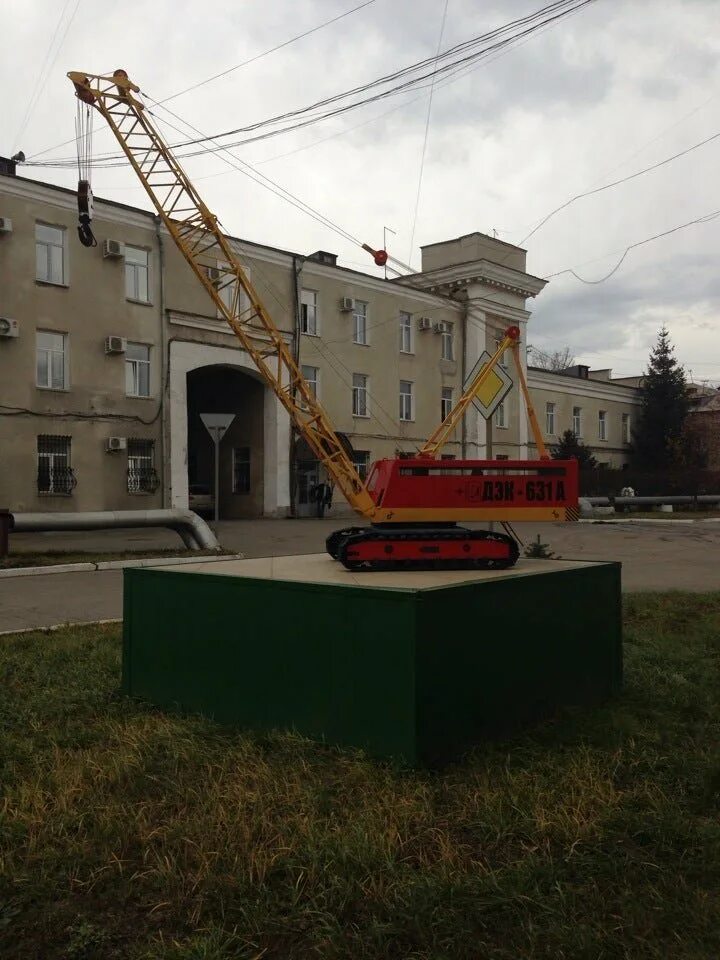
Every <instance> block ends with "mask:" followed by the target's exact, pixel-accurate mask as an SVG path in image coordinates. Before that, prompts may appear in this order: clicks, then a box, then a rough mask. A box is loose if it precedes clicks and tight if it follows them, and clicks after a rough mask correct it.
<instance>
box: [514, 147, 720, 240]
mask: <svg viewBox="0 0 720 960" xmlns="http://www.w3.org/2000/svg"><path fill="white" fill-rule="evenodd" d="M718 138H720V132H718V133H713V134H712V136H710V137H706V138H705V140H701V141H700V142H699V143H694V144H693V145H692V146H691V147H687V148H686V149H685V150H681V151H680V152H679V153H674V154H673V155H672V156H671V157H665V159H664V160H658V162H657V163H653V164H651V165H650V166H649V167H644V168H643V169H642V170H636V171H635V173H630V174H628V175H627V176H626V177H621V178H620V179H619V180H613V181H612V183H606V184H605V185H604V186H602V187H595V189H594V190H586V191H585V192H584V193H578V194H576V195H575V196H574V197H571V198H570V199H569V200H566V201H565V203H562V204H560V206H559V207H556V208H555V209H554V210H551V211H550V213H548V214H547V215H546V216H544V217H543V218H542V220H541V221H540V222H539V223H538V224H537V225H536V226H535V227H533V229H532V230H531V231H530V233H528V234H527V236H525V237H523V239H522V240H521V241H520V244H519V245H520V246H522V245H523V244H525V243H527V241H528V240H529V239H530V237H532V236H534V235H535V234H536V233H537V232H538V230H539V229H540V228H541V227H543V226H544V225H545V224H546V223H547V222H548V220H550V219H551V218H552V217H554V216H555V214H556V213H560V211H561V210H565V209H567V207H569V206H570V205H571V204H573V203H575V201H576V200H582V199H583V198H584V197H592V196H594V195H595V194H596V193H602V192H603V191H604V190H610V189H611V188H612V187H617V186H619V185H620V184H621V183H627V182H628V181H629V180H634V179H635V178H636V177H641V176H643V175H644V174H646V173H649V172H650V171H651V170H657V169H658V167H664V166H666V165H667V164H668V163H672V162H673V160H677V159H679V158H680V157H684V156H687V154H689V153H692V152H693V151H694V150H697V149H698V148H699V147H704V146H705V145H706V144H708V143H712V142H713V141H714V140H717V139H718Z"/></svg>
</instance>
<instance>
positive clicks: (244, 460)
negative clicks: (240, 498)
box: [233, 447, 250, 493]
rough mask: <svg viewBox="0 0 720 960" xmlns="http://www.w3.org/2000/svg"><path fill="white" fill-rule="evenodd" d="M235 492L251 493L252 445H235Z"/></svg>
mask: <svg viewBox="0 0 720 960" xmlns="http://www.w3.org/2000/svg"><path fill="white" fill-rule="evenodd" d="M233 493H250V447H233Z"/></svg>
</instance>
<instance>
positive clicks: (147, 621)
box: [123, 554, 622, 764]
mask: <svg viewBox="0 0 720 960" xmlns="http://www.w3.org/2000/svg"><path fill="white" fill-rule="evenodd" d="M620 615H621V598H620V564H618V563H585V562H574V561H555V560H521V561H520V562H519V563H518V565H517V566H516V567H515V568H513V569H512V570H506V571H502V572H501V573H491V572H445V571H443V572H440V571H438V572H435V573H429V572H428V573H402V572H400V573H366V574H352V573H349V572H348V571H346V570H345V569H344V568H343V567H341V566H340V565H339V564H337V563H335V562H334V561H332V560H331V559H330V558H329V557H327V556H326V555H324V554H323V555H312V556H305V557H275V558H266V559H262V560H240V561H237V560H236V561H220V560H219V561H212V562H210V563H197V564H190V565H187V566H184V567H172V568H165V569H163V568H162V567H160V568H157V567H156V568H151V569H148V568H134V569H126V570H125V627H124V647H123V689H124V692H125V693H127V694H129V695H132V696H137V697H142V698H145V699H147V700H150V701H151V702H152V703H154V704H156V705H158V706H161V707H165V708H176V709H182V710H188V711H194V712H200V713H203V714H205V715H207V716H210V717H213V718H215V719H217V720H219V721H221V722H227V723H231V724H236V725H238V726H241V727H245V728H249V729H252V730H257V731H262V730H270V729H292V730H295V731H297V732H299V733H301V734H304V735H306V736H309V737H314V738H318V739H323V740H325V741H327V742H329V743H334V744H341V745H346V746H355V747H363V748H365V749H366V750H368V751H369V752H370V753H372V754H374V755H375V756H380V757H393V758H397V759H401V760H404V761H406V762H408V763H411V764H432V763H437V762H442V761H444V760H447V759H450V758H452V757H455V756H457V755H458V754H460V753H461V752H462V750H463V749H464V748H466V747H467V746H469V745H470V744H472V743H475V742H478V741H479V740H481V739H482V738H483V737H486V736H488V735H490V734H491V733H496V732H497V731H499V730H502V729H506V728H509V727H512V726H515V725H517V724H518V723H521V722H523V721H526V720H528V719H530V718H532V717H535V716H538V715H541V714H542V713H545V712H547V711H549V710H552V709H553V708H555V707H558V706H561V705H570V704H593V703H598V702H600V701H602V700H603V699H605V698H607V697H608V696H610V695H611V694H612V693H613V692H615V691H616V690H618V689H619V686H620V682H621V677H622V637H621V619H620Z"/></svg>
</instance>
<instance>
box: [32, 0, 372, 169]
mask: <svg viewBox="0 0 720 960" xmlns="http://www.w3.org/2000/svg"><path fill="white" fill-rule="evenodd" d="M70 2H71V0H66V2H65V7H64V8H63V12H62V13H61V14H60V20H62V17H63V15H64V13H65V9H66V8H67V6H68V4H69V3H70ZM79 2H80V0H78V3H79ZM373 3H376V0H365V3H361V4H358V6H356V7H352V8H351V9H350V10H346V11H345V13H341V14H339V15H338V16H336V17H332V19H330V20H324V21H323V22H322V23H319V24H317V25H316V26H314V27H311V28H310V30H305V31H304V33H298V34H297V35H296V36H294V37H290V39H289V40H284V41H283V42H282V43H278V44H276V46H274V47H270V48H269V49H268V50H263V51H262V53H257V54H255V56H253V57H249V58H248V59H247V60H243V61H242V62H241V63H236V64H235V65H234V66H232V67H228V68H227V70H222V71H221V72H220V73H216V74H214V76H212V77H208V78H207V79H205V80H200V81H198V82H197V83H193V84H191V86H189V87H185V89H184V90H179V91H178V92H177V93H172V94H170V96H168V97H165V99H164V100H161V101H160V103H169V102H170V100H176V99H177V98H178V97H182V96H184V95H185V94H186V93H190V91H191V90H197V89H198V87H203V86H205V84H208V83H212V82H213V81H214V80H218V79H220V78H221V77H226V76H228V75H229V74H231V73H234V72H235V71H236V70H240V69H241V68H242V67H247V66H249V64H251V63H255V62H256V61H257V60H262V59H263V57H267V56H269V55H270V54H271V53H275V52H276V51H278V50H282V49H283V48H284V47H288V46H290V44H292V43H295V42H296V41H297V40H302V39H304V38H305V37H309V36H310V35H311V34H313V33H317V32H318V31H320V30H324V29H325V27H329V26H330V25H331V24H333V23H337V22H338V20H343V19H344V18H345V17H349V16H350V14H352V13H357V11H358V10H362V9H364V8H365V7H369V6H370V5H371V4H373ZM75 12H77V8H76V11H75ZM74 16H75V13H73V17H74ZM60 20H58V27H59V25H60ZM58 27H56V28H55V33H57V29H58ZM54 39H55V36H54V35H53V40H54ZM63 39H64V38H63ZM50 46H51V47H52V41H51V44H50ZM61 46H62V44H61ZM58 49H59V48H58ZM49 52H50V51H49V50H48V55H49ZM43 69H44V68H43ZM71 143H74V140H64V141H63V142H62V143H57V144H55V146H54V147H47V148H46V149H45V150H40V151H38V153H34V154H32V157H42V156H45V154H46V153H51V152H52V151H53V150H58V149H59V148H60V147H66V146H68V145H69V144H71Z"/></svg>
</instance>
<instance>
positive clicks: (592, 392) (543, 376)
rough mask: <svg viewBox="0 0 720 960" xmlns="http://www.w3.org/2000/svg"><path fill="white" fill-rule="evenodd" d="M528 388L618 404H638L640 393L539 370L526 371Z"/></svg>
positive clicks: (625, 387)
mask: <svg viewBox="0 0 720 960" xmlns="http://www.w3.org/2000/svg"><path fill="white" fill-rule="evenodd" d="M528 387H530V388H531V389H534V390H550V391H552V392H553V393H562V394H567V395H572V396H578V397H588V398H594V399H596V400H614V401H617V402H619V403H632V404H635V405H638V404H639V403H640V392H639V390H638V389H637V388H636V387H627V386H623V385H622V384H617V385H615V384H612V383H608V382H606V381H603V380H584V379H581V378H580V377H563V376H562V375H560V374H557V373H552V372H550V371H548V372H547V373H546V372H544V371H540V370H532V369H530V370H528Z"/></svg>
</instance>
